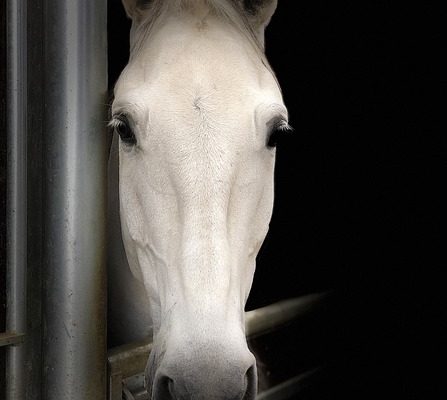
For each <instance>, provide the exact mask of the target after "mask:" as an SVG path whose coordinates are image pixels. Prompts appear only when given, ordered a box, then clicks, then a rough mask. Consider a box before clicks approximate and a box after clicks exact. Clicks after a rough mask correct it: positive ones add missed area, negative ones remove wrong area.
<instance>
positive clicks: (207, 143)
mask: <svg viewBox="0 0 447 400" xmlns="http://www.w3.org/2000/svg"><path fill="white" fill-rule="evenodd" d="M122 2H123V5H124V9H125V11H126V13H127V15H128V17H129V18H131V20H132V25H131V31H130V57H129V61H128V64H127V65H126V67H125V68H124V70H123V71H122V73H121V75H120V76H119V78H118V80H117V82H116V84H115V87H114V100H113V103H112V106H111V119H110V122H109V125H110V127H111V128H112V129H113V131H114V139H113V142H114V143H113V146H112V151H111V157H110V165H109V179H110V182H109V202H110V207H109V210H110V211H109V220H110V224H111V225H110V227H109V230H108V231H109V242H110V243H112V245H111V246H110V249H109V272H108V275H109V287H110V289H109V316H108V318H109V321H110V323H109V332H110V333H109V335H110V337H113V338H114V339H113V340H114V341H115V343H118V344H119V343H126V342H129V341H134V340H139V339H142V338H145V337H147V336H149V335H152V337H153V348H152V351H151V354H150V357H149V359H148V362H147V367H146V371H145V385H146V387H147V390H148V392H149V394H150V398H152V399H154V400H164V399H166V400H168V399H197V400H199V399H216V400H230V399H231V400H233V399H244V400H250V399H254V398H255V397H256V393H257V371H256V360H255V357H254V355H253V354H252V353H251V352H250V350H249V348H248V346H247V341H246V338H245V321H244V318H245V314H244V307H245V303H246V301H247V298H248V295H249V292H250V289H251V285H252V281H253V276H254V273H255V265H256V256H257V254H258V251H259V249H260V247H261V244H262V243H263V241H264V238H265V236H266V234H267V232H268V228H269V222H270V220H271V216H272V210H273V199H274V165H275V152H276V144H277V142H278V141H280V140H281V137H282V136H283V135H284V132H286V131H287V130H289V129H290V126H289V124H288V113H287V109H286V107H285V105H284V102H283V98H282V94H281V89H280V87H279V84H278V82H277V79H276V77H275V74H274V72H273V70H272V68H271V67H270V65H269V63H268V61H267V59H266V56H265V51H264V30H265V28H266V26H267V25H268V23H269V21H270V19H271V17H272V15H273V13H274V11H275V9H276V7H277V0H252V1H250V0H152V1H147V0H146V1H145V0H122ZM118 182H119V183H118ZM118 187H119V190H117V188H118Z"/></svg>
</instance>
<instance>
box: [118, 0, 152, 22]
mask: <svg viewBox="0 0 447 400" xmlns="http://www.w3.org/2000/svg"><path fill="white" fill-rule="evenodd" d="M122 2H123V6H124V9H125V10H126V14H127V16H128V17H129V18H130V19H132V20H134V21H135V20H137V19H138V18H139V17H140V16H141V14H142V12H143V11H144V10H145V9H146V8H147V7H148V6H149V5H150V3H151V0H122Z"/></svg>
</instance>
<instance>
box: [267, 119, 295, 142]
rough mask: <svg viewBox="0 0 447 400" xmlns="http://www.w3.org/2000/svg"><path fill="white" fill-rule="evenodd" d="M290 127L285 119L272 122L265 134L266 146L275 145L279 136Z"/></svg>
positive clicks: (289, 129)
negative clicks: (266, 134) (267, 132)
mask: <svg viewBox="0 0 447 400" xmlns="http://www.w3.org/2000/svg"><path fill="white" fill-rule="evenodd" d="M291 130H292V128H291V127H290V126H289V124H288V123H287V122H286V121H278V122H276V123H275V124H273V126H272V128H271V129H270V132H269V134H268V136H267V147H270V148H273V147H276V145H277V144H278V141H279V140H280V138H281V137H282V136H283V135H284V134H285V133H286V131H291Z"/></svg>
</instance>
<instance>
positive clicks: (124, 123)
mask: <svg viewBox="0 0 447 400" xmlns="http://www.w3.org/2000/svg"><path fill="white" fill-rule="evenodd" d="M115 131H116V132H117V133H118V135H120V138H121V140H122V141H123V142H124V143H125V144H128V145H134V144H136V143H137V139H136V138H135V134H134V133H133V131H132V128H131V127H130V126H129V121H128V120H127V118H126V117H122V116H120V117H118V118H116V123H115Z"/></svg>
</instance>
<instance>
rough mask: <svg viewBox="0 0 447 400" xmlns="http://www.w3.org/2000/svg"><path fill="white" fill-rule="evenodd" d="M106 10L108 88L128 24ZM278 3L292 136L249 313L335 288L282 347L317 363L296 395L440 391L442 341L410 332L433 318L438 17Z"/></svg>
mask: <svg viewBox="0 0 447 400" xmlns="http://www.w3.org/2000/svg"><path fill="white" fill-rule="evenodd" d="M109 3H110V4H109V54H110V70H109V78H110V86H111V87H112V86H113V83H114V82H115V80H116V78H117V76H118V73H119V71H120V70H121V69H122V67H123V66H124V65H125V64H126V62H127V57H128V53H127V52H128V44H127V40H128V38H127V33H126V32H127V30H128V29H129V21H127V20H126V18H125V16H124V14H123V12H122V10H121V5H120V4H119V1H111V2H109ZM279 3H280V4H279V7H278V9H277V12H276V14H275V16H274V18H273V20H272V22H271V24H270V26H269V27H268V29H267V32H266V52H267V56H268V59H269V61H270V63H271V65H272V66H273V69H274V71H275V72H276V74H277V77H278V80H279V82H280V85H281V87H282V90H283V95H284V99H285V103H286V106H287V107H288V109H289V114H290V123H291V125H292V126H293V127H294V129H295V131H294V133H293V134H292V135H288V136H287V137H286V138H284V140H283V141H282V142H280V143H279V145H278V149H277V165H276V195H275V196H276V197H275V207H274V215H273V219H272V222H271V228H270V232H269V235H268V237H267V239H266V242H265V243H264V245H263V247H262V249H261V252H260V255H259V257H258V267H257V272H256V275H255V281H254V285H253V289H252V292H251V295H250V299H249V301H248V305H247V308H248V309H252V308H255V307H259V306H262V305H266V304H269V303H271V302H273V301H277V300H280V299H284V298H288V297H291V296H299V295H302V294H307V293H313V292H318V291H326V290H329V291H331V292H332V293H333V299H332V300H331V302H330V304H329V305H328V307H327V309H326V312H325V313H324V314H321V319H319V318H318V317H316V318H314V319H313V320H312V319H310V320H306V321H304V322H305V323H307V324H311V325H312V324H313V328H312V329H311V330H310V332H311V333H310V334H309V333H308V334H300V329H301V330H302V331H305V330H306V329H309V328H306V327H304V326H301V328H300V327H298V328H296V329H295V332H298V333H297V334H296V336H295V338H290V337H288V338H287V340H288V341H289V342H290V341H292V342H293V341H294V340H295V343H296V346H297V347H299V346H301V347H303V346H304V347H306V346H307V347H309V348H313V349H316V350H315V351H316V352H317V353H319V356H318V357H319V359H320V360H323V361H324V364H325V367H326V369H325V371H326V372H325V374H323V375H322V376H321V377H320V380H319V381H318V382H316V383H315V385H314V386H315V388H314V389H313V390H311V391H308V392H306V393H305V394H303V397H302V398H309V399H310V398H312V399H338V398H344V399H345V398H358V399H369V398H379V397H380V398H383V397H385V398H386V397H393V398H395V399H430V398H435V397H436V396H435V393H437V391H438V389H439V388H440V386H441V384H442V378H441V375H440V373H439V369H438V368H437V366H436V364H435V363H434V362H433V361H432V359H431V358H430V356H431V355H432V354H434V353H436V352H437V351H438V350H437V347H436V346H437V344H436V341H435V340H434V339H435V338H434V336H431V334H430V336H429V339H427V338H426V337H425V336H424V337H423V336H422V335H421V331H422V330H424V331H429V332H430V329H432V326H431V322H430V321H431V320H435V319H436V318H438V317H439V314H438V309H437V307H435V304H436V301H435V300H438V298H435V297H433V296H432V295H433V293H436V291H437V289H436V288H435V286H433V284H430V285H431V286H430V285H428V287H427V283H426V277H427V275H429V276H433V275H434V274H435V273H436V271H437V270H440V269H441V266H442V265H443V264H441V262H440V261H439V260H438V259H437V258H436V257H435V255H437V249H438V248H439V247H440V246H441V231H442V230H443V229H444V227H443V225H442V224H441V222H440V220H439V215H438V210H441V209H442V204H443V203H442V200H441V196H440V194H441V192H442V184H440V182H439V181H436V180H435V179H434V177H435V175H436V174H437V173H438V170H439V169H440V167H441V166H442V165H443V164H444V163H445V152H444V150H443V149H442V147H441V141H440V136H439V137H438V136H437V134H438V132H439V122H440V120H441V115H442V113H440V110H439V108H437V106H436V105H437V104H438V105H439V104H441V103H437V102H435V101H433V99H434V95H435V94H436V93H437V92H439V93H440V92H441V91H443V90H444V97H445V86H442V85H443V84H445V79H444V80H441V81H439V80H437V79H436V75H437V72H439V71H441V67H440V60H441V54H442V53H441V52H437V51H433V50H435V47H434V44H435V43H436V42H437V41H438V40H439V39H440V37H441V26H442V23H443V22H442V21H443V17H442V15H443V14H442V13H440V12H439V10H435V9H433V8H431V7H430V6H429V5H425V6H421V5H413V6H411V5H410V4H405V5H403V6H402V7H396V6H393V5H392V4H391V2H388V1H374V2H365V1H352V2H321V1H313V2H301V1H290V0H289V1H286V0H280V1H279ZM412 7H413V8H412ZM444 52H445V49H444ZM444 114H445V112H444ZM444 133H445V132H444ZM443 158H444V161H443ZM444 180H445V179H444ZM427 271H428V274H427ZM427 289H428V290H429V291H427ZM429 292H430V294H427V293H429ZM427 306H428V307H427ZM427 317H430V318H427ZM432 317H435V318H432ZM297 330H298V331H297ZM283 339H284V337H281V338H280V340H283ZM284 340H285V339H284ZM303 340H304V341H305V343H301V342H300V341H303ZM321 349H323V350H321ZM312 351H313V350H312ZM318 357H317V358H318ZM296 362H297V363H299V362H300V361H299V360H297V361H296ZM437 371H438V372H437Z"/></svg>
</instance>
